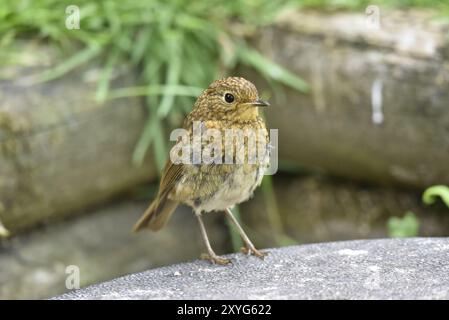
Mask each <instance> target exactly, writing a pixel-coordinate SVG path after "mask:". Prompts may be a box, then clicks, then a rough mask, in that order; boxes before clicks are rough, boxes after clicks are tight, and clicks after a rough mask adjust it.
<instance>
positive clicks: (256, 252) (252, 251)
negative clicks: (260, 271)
mask: <svg viewBox="0 0 449 320" xmlns="http://www.w3.org/2000/svg"><path fill="white" fill-rule="evenodd" d="M240 252H242V253H244V254H246V255H248V256H249V255H253V256H256V257H258V258H260V259H262V260H263V259H264V258H265V256H266V255H267V252H262V251H259V250H257V249H256V248H255V247H254V246H245V247H242V248H241V249H240Z"/></svg>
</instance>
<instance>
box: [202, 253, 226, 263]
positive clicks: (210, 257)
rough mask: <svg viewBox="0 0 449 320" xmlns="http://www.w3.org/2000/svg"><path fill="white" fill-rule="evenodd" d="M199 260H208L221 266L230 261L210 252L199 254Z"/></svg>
mask: <svg viewBox="0 0 449 320" xmlns="http://www.w3.org/2000/svg"><path fill="white" fill-rule="evenodd" d="M201 260H209V261H210V262H212V263H213V264H219V265H222V266H225V265H227V264H230V263H231V260H230V259H227V258H222V257H219V256H217V255H215V254H214V255H212V254H209V253H203V254H202V255H201Z"/></svg>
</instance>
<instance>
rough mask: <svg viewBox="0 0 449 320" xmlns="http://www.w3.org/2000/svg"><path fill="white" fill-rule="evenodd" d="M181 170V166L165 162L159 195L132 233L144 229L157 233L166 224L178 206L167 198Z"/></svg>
mask: <svg viewBox="0 0 449 320" xmlns="http://www.w3.org/2000/svg"><path fill="white" fill-rule="evenodd" d="M182 169H183V166H182V165H180V164H173V163H172V162H171V161H170V160H168V161H167V163H166V165H165V169H164V172H163V174H162V179H161V183H160V186H159V193H158V195H157V197H156V199H154V201H153V202H152V203H151V204H150V206H149V207H148V209H147V210H146V211H145V212H144V214H143V215H142V217H141V218H140V219H139V221H137V223H136V224H135V226H134V229H133V230H134V232H137V231H139V230H142V229H144V228H149V229H151V230H153V231H157V230H160V229H161V228H162V227H163V226H164V225H165V224H166V223H167V222H168V220H169V219H170V217H171V214H172V213H173V211H175V209H176V207H177V206H178V202H176V201H173V200H170V199H168V196H169V194H170V191H172V190H173V188H174V186H175V185H176V182H177V181H179V179H180V177H181V175H182Z"/></svg>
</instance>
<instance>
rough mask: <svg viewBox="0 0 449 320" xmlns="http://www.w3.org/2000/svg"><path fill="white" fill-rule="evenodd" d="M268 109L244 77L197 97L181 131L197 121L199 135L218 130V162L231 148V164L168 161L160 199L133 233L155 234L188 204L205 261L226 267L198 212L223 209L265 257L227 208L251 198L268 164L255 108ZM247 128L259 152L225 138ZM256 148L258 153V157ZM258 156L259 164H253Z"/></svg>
mask: <svg viewBox="0 0 449 320" xmlns="http://www.w3.org/2000/svg"><path fill="white" fill-rule="evenodd" d="M231 96H232V97H231ZM231 100H232V101H231ZM267 105H268V104H267V103H266V102H263V101H261V100H259V95H258V92H257V89H256V87H255V86H254V85H253V84H252V83H251V82H249V81H247V80H245V79H243V78H238V77H230V78H225V79H221V80H217V81H215V82H213V83H212V84H211V85H210V86H209V88H207V89H206V90H205V91H204V92H203V93H202V94H201V95H200V96H199V97H198V99H197V101H196V102H195V104H194V106H193V109H192V111H191V112H190V114H188V115H187V117H186V119H185V121H184V125H183V127H184V129H186V130H187V131H188V132H189V135H190V137H191V136H192V134H193V127H194V125H195V123H201V131H202V132H203V130H207V129H215V130H217V131H216V132H219V133H220V134H221V141H220V142H221V143H222V144H221V145H222V154H221V160H222V162H225V152H226V150H230V149H227V148H231V149H232V150H233V155H234V157H233V158H232V160H233V163H231V164H228V163H221V164H217V163H199V164H185V163H180V164H174V163H173V162H172V161H171V160H168V161H167V164H166V166H165V169H164V172H163V174H162V179H161V182H160V187H159V192H158V195H157V197H156V199H155V200H154V201H153V203H152V204H151V205H150V207H149V208H148V209H147V211H146V212H145V213H144V215H143V216H142V218H141V219H140V220H139V221H138V222H137V224H136V226H135V230H136V231H137V230H140V229H142V228H145V227H148V228H150V229H152V230H159V229H160V228H162V227H163V226H164V224H165V223H166V222H167V220H168V219H169V217H170V216H171V214H172V212H173V211H174V210H175V209H176V207H177V205H178V204H179V203H183V204H186V205H188V206H190V207H192V208H193V210H194V212H195V214H196V216H197V217H198V220H199V223H200V227H201V231H202V233H203V237H204V238H205V239H204V240H205V242H206V246H207V249H208V258H209V259H211V260H212V261H213V262H216V263H221V264H225V263H228V262H229V260H227V259H224V258H220V257H218V256H217V255H216V254H215V253H214V252H213V250H212V248H211V247H210V244H209V241H208V238H207V235H206V231H205V229H204V225H203V223H202V220H201V214H202V213H204V212H210V211H224V212H225V213H226V214H227V216H228V217H229V218H230V219H231V220H232V221H233V222H234V223H236V225H237V228H238V229H239V231H241V235H242V238H243V240H244V242H245V245H246V249H245V250H246V251H247V252H248V253H252V254H255V255H257V256H259V257H262V256H263V253H261V252H260V251H258V250H257V249H256V248H255V247H254V246H253V244H252V243H251V241H250V240H249V239H248V237H247V236H246V234H245V233H244V232H243V230H242V229H241V227H240V226H239V225H238V223H237V221H236V220H235V218H234V217H233V216H232V213H231V211H230V208H232V207H233V206H234V205H236V204H238V203H241V202H244V201H246V200H248V198H250V197H251V196H252V194H253V192H254V190H255V188H257V187H258V186H259V185H260V183H261V181H262V177H263V174H264V170H265V169H266V168H267V166H268V162H269V154H268V150H269V149H268V148H267V143H268V133H267V130H266V126H265V122H264V121H263V119H262V118H261V117H260V116H259V112H258V107H261V106H267ZM247 129H250V130H252V131H253V132H255V133H256V135H255V141H256V145H257V148H256V149H250V150H252V151H248V149H249V148H248V143H249V142H248V138H244V139H243V140H241V142H244V143H243V144H242V143H238V139H226V134H227V132H229V130H234V132H236V131H235V130H237V132H238V130H241V131H240V132H245V131H244V130H247ZM227 130H228V131H227ZM212 141H213V140H208V141H202V144H201V150H203V151H204V150H205V149H204V148H205V147H206V146H207V145H208V144H209V143H211V142H212ZM239 148H243V153H242V154H243V155H244V158H243V161H241V162H239V163H235V162H236V161H237V159H236V155H237V151H238V150H237V149H239ZM260 150H262V152H261V153H259V154H258V153H257V152H260ZM257 155H259V156H260V159H261V160H259V159H257V161H252V160H254V159H255V157H256V156H257ZM241 160H242V159H241Z"/></svg>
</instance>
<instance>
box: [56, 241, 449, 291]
mask: <svg viewBox="0 0 449 320" xmlns="http://www.w3.org/2000/svg"><path fill="white" fill-rule="evenodd" d="M268 251H269V252H270V254H269V255H268V257H267V258H266V259H265V261H261V260H259V259H258V258H255V257H246V256H244V255H242V254H233V255H229V257H230V258H232V259H233V265H232V266H216V265H211V264H209V263H208V262H207V261H194V262H190V263H184V264H178V265H172V266H167V267H163V268H159V269H154V270H149V271H145V272H142V273H138V274H132V275H129V276H125V277H122V278H118V279H115V280H112V281H109V282H105V283H101V284H98V285H93V286H90V287H87V288H84V289H80V290H77V291H73V292H71V293H67V294H64V295H62V296H59V297H56V299H449V266H448V264H447V261H448V259H449V239H448V238H412V239H395V240H391V239H385V240H360V241H348V242H333V243H322V244H312V245H304V246H293V247H284V248H280V249H269V250H268Z"/></svg>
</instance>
